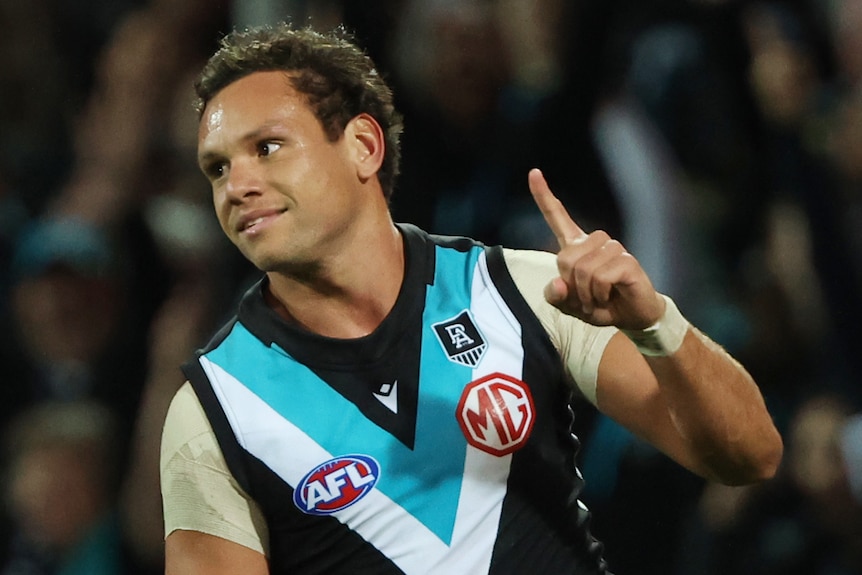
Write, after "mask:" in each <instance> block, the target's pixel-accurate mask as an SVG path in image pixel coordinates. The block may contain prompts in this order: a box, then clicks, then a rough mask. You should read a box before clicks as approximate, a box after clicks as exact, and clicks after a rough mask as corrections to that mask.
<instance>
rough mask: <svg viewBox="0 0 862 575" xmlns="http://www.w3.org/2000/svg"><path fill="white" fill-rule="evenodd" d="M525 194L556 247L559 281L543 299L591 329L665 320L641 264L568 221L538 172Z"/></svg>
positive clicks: (603, 237) (661, 301) (617, 246)
mask: <svg viewBox="0 0 862 575" xmlns="http://www.w3.org/2000/svg"><path fill="white" fill-rule="evenodd" d="M528 181H529V186H530V192H531V193H532V194H533V199H534V200H535V202H536V205H538V206H539V209H540V210H541V211H542V215H543V216H544V217H545V221H546V222H547V223H548V226H549V227H550V228H551V231H552V232H553V233H554V235H555V236H556V238H557V241H558V242H559V244H560V251H559V252H558V253H557V269H558V270H559V272H560V276H559V277H557V278H554V279H553V280H552V281H551V282H550V283H549V284H548V285H547V286H546V287H545V299H547V300H548V302H549V303H550V304H551V305H553V306H555V307H557V308H558V309H559V310H560V311H562V312H563V313H566V314H568V315H572V316H575V317H578V318H580V319H582V320H584V321H586V322H588V323H591V324H594V325H613V326H616V327H618V328H621V329H644V328H647V327H649V326H651V325H652V324H654V323H655V322H656V321H658V320H659V319H660V318H661V316H662V315H663V314H664V310H665V301H664V298H662V297H661V296H660V295H659V293H658V292H657V291H656V290H655V288H654V287H653V285H652V282H651V281H650V279H649V277H648V276H647V274H646V272H645V271H644V269H643V268H642V267H641V265H640V263H639V262H638V261H637V259H635V257H634V256H632V255H631V254H630V253H628V252H627V251H626V249H625V248H624V247H623V245H622V244H621V243H620V242H618V241H617V240H615V239H613V238H611V237H610V236H609V235H608V234H607V232H604V231H595V232H592V233H590V234H588V233H586V232H585V231H584V230H582V229H581V228H580V226H578V224H577V223H575V221H574V220H573V219H572V218H571V216H569V213H568V212H567V211H566V208H565V207H563V204H562V203H561V202H560V200H558V199H557V197H556V196H554V194H553V192H551V189H550V188H549V187H548V184H547V182H546V181H545V177H544V176H543V175H542V172H541V171H539V170H538V169H533V170H530V173H529V176H528Z"/></svg>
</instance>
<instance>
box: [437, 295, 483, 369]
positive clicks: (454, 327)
mask: <svg viewBox="0 0 862 575" xmlns="http://www.w3.org/2000/svg"><path fill="white" fill-rule="evenodd" d="M432 327H433V328H434V333H435V334H436V335H437V341H439V342H440V345H442V346H443V351H445V352H446V355H447V356H449V360H450V361H454V362H455V363H458V364H461V365H464V366H466V367H470V368H473V367H476V366H477V365H479V361H481V360H482V356H483V355H484V354H485V349H486V348H487V347H488V344H487V343H485V339H484V338H483V337H482V334H481V333H480V332H479V328H477V327H476V324H475V323H474V322H473V318H472V317H471V315H470V312H469V311H467V310H466V309H465V310H464V311H462V312H461V313H459V314H458V315H456V316H455V317H453V318H451V319H447V320H446V321H441V322H440V323H435V324H434V325H433V326H432Z"/></svg>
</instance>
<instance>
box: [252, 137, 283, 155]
mask: <svg viewBox="0 0 862 575" xmlns="http://www.w3.org/2000/svg"><path fill="white" fill-rule="evenodd" d="M279 148H281V143H279V142H274V141H272V140H267V141H265V142H261V143H260V144H258V145H257V154H258V155H259V156H269V155H270V154H272V153H274V152H276V151H278V149H279Z"/></svg>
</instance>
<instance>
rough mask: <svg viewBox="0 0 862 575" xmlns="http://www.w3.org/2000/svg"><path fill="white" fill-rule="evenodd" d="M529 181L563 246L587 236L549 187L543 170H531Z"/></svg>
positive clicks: (535, 197) (537, 202) (545, 215)
mask: <svg viewBox="0 0 862 575" xmlns="http://www.w3.org/2000/svg"><path fill="white" fill-rule="evenodd" d="M527 181H528V182H529V185H530V193H531V194H533V200H534V201H535V202H536V205H537V206H539V210H541V212H542V215H543V216H544V217H545V221H546V222H547V223H548V227H549V228H551V231H552V232H553V233H554V235H555V236H556V237H557V242H559V244H560V247H561V248H562V247H565V246H567V245H568V244H569V243H571V242H572V241H574V240H578V239H581V238H584V237H586V235H587V234H586V232H584V230H582V229H581V228H580V226H578V224H576V223H575V221H574V220H573V219H572V218H571V216H569V212H567V211H566V208H565V207H564V206H563V204H562V202H560V200H558V199H557V196H555V195H554V193H553V192H552V191H551V188H549V187H548V182H546V181H545V176H544V175H542V172H541V170H539V169H538V168H533V169H532V170H530V173H529V174H528V176H527Z"/></svg>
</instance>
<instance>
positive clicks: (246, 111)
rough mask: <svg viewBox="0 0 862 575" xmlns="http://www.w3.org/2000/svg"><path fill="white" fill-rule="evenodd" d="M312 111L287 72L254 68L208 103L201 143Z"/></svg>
mask: <svg viewBox="0 0 862 575" xmlns="http://www.w3.org/2000/svg"><path fill="white" fill-rule="evenodd" d="M311 113H312V112H311V110H310V108H309V107H308V105H307V103H306V100H305V98H304V96H303V95H302V94H300V93H299V92H297V91H296V89H295V88H294V87H293V86H292V85H291V83H290V76H289V75H288V74H287V73H286V72H283V71H267V72H255V73H253V74H249V75H248V76H245V77H243V78H240V79H239V80H236V81H235V82H232V83H231V84H228V85H227V86H225V87H224V88H222V90H220V91H219V92H218V93H217V94H216V95H215V96H213V98H212V99H211V100H210V101H209V102H208V103H207V105H206V107H205V108H204V112H203V114H202V116H201V120H200V125H199V129H198V144H199V146H203V145H204V144H206V143H208V142H209V141H210V140H213V139H220V138H221V137H223V136H225V135H237V133H244V132H246V131H249V130H253V129H258V128H260V127H262V126H263V125H266V124H269V123H277V122H279V121H281V120H287V119H289V118H295V117H297V116H301V115H303V114H306V115H307V114H311Z"/></svg>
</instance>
